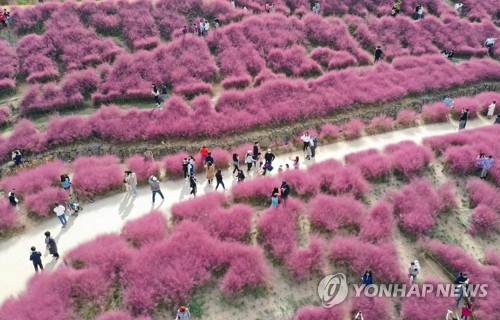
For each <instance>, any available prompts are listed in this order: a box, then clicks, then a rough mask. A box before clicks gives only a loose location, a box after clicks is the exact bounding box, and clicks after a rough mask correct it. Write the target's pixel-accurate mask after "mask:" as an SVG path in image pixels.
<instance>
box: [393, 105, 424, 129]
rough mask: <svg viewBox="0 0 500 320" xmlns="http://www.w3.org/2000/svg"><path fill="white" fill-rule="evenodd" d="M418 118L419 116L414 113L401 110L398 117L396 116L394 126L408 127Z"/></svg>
mask: <svg viewBox="0 0 500 320" xmlns="http://www.w3.org/2000/svg"><path fill="white" fill-rule="evenodd" d="M418 118H419V115H418V113H416V112H415V111H413V110H408V109H403V110H401V111H399V112H398V115H397V116H396V124H398V125H400V126H403V127H408V126H411V125H413V124H415V122H416V121H417V120H418Z"/></svg>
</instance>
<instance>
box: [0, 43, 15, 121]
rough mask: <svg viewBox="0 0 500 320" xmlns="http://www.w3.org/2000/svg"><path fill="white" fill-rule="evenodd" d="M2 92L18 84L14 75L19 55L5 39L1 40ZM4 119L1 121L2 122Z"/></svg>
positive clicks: (0, 84)
mask: <svg viewBox="0 0 500 320" xmlns="http://www.w3.org/2000/svg"><path fill="white" fill-rule="evenodd" d="M0 65H1V66H3V68H2V70H1V71H0V92H4V91H6V90H10V89H13V88H14V87H15V86H16V83H15V81H14V80H13V79H12V77H13V76H14V75H15V74H16V73H17V69H18V68H17V65H18V62H17V55H16V52H15V51H14V49H13V48H12V47H11V46H10V44H9V43H8V42H7V41H5V40H0ZM1 123H2V121H0V124H1Z"/></svg>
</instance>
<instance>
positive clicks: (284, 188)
mask: <svg viewBox="0 0 500 320" xmlns="http://www.w3.org/2000/svg"><path fill="white" fill-rule="evenodd" d="M280 189H281V192H280V194H281V200H283V205H285V204H286V200H287V199H288V195H289V194H290V186H289V185H288V182H286V181H285V180H283V181H281V187H280Z"/></svg>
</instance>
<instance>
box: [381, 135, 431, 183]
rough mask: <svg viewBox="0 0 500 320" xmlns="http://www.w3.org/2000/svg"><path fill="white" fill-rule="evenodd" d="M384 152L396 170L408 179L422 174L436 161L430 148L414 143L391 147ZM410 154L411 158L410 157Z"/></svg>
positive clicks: (405, 142) (404, 142) (403, 143)
mask: <svg viewBox="0 0 500 320" xmlns="http://www.w3.org/2000/svg"><path fill="white" fill-rule="evenodd" d="M384 152H385V153H386V154H388V156H389V158H390V159H391V163H392V166H393V167H394V169H395V170H397V171H398V172H400V173H402V174H403V175H404V176H406V177H407V178H413V177H415V176H417V175H420V174H422V172H423V170H424V169H425V168H426V167H427V166H428V165H429V163H430V162H431V161H432V160H433V159H434V155H433V153H432V151H431V150H430V149H429V148H428V147H424V146H419V145H417V144H416V143H414V142H412V141H403V142H400V143H397V144H392V145H389V146H387V147H386V148H385V149H384ZM409 154H411V157H408V155H409Z"/></svg>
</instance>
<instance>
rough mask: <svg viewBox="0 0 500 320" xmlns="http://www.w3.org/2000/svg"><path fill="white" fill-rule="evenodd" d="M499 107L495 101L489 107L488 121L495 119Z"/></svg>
mask: <svg viewBox="0 0 500 320" xmlns="http://www.w3.org/2000/svg"><path fill="white" fill-rule="evenodd" d="M496 107H497V102H496V101H493V102H492V103H491V104H490V105H489V106H488V112H487V113H486V117H487V118H488V119H491V117H493V114H494V113H495V108H496Z"/></svg>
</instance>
